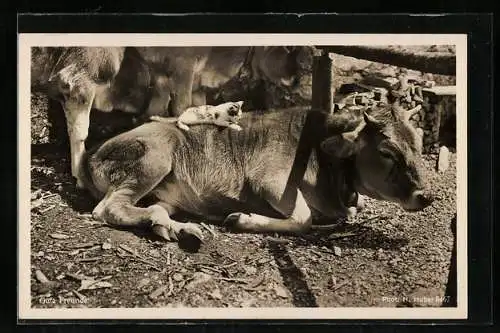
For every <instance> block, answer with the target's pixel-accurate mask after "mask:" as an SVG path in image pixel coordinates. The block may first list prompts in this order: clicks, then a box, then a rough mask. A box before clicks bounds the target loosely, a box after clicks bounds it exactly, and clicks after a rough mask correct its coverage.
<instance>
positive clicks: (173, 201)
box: [152, 174, 278, 220]
mask: <svg viewBox="0 0 500 333" xmlns="http://www.w3.org/2000/svg"><path fill="white" fill-rule="evenodd" d="M152 194H153V195H154V196H155V197H156V199H157V200H159V201H161V202H163V203H165V204H166V205H167V206H170V207H174V208H175V211H176V212H179V211H182V212H186V213H189V214H192V215H198V216H203V217H205V218H208V219H210V220H222V219H223V218H224V217H226V216H227V215H228V214H231V213H234V212H243V213H257V214H262V215H267V216H272V217H278V215H276V214H277V212H276V211H275V210H274V209H273V208H272V207H271V206H270V205H269V204H268V203H267V202H266V201H265V200H263V199H262V198H261V197H260V196H259V195H258V194H255V193H253V192H252V191H251V190H250V187H249V186H246V185H245V184H243V182H242V181H241V180H239V179H236V178H232V177H229V176H228V175H226V177H224V176H221V175H218V176H217V175H215V176H214V177H212V178H210V177H207V178H206V179H201V178H200V177H197V178H196V179H193V178H189V179H188V178H187V177H186V178H184V177H182V179H181V180H179V179H177V178H176V176H174V175H173V174H171V175H169V176H167V177H166V178H165V179H164V181H162V182H161V183H160V184H159V185H158V186H157V187H156V188H155V190H153V192H152Z"/></svg>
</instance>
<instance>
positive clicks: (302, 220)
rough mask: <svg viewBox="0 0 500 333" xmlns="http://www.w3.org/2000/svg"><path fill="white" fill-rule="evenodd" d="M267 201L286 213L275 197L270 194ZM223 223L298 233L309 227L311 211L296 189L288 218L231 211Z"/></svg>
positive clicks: (245, 228) (263, 230) (266, 230)
mask: <svg viewBox="0 0 500 333" xmlns="http://www.w3.org/2000/svg"><path fill="white" fill-rule="evenodd" d="M267 201H268V202H269V203H270V204H271V206H273V208H275V209H276V210H277V211H279V212H280V213H283V214H284V215H288V214H286V211H287V209H285V208H284V207H283V204H281V203H280V200H277V198H276V197H274V196H272V197H270V198H268V200H267ZM225 224H226V225H228V226H232V227H235V228H237V229H238V230H241V231H249V232H266V233H267V232H278V233H296V234H300V233H303V232H306V231H307V230H308V229H309V228H310V226H311V224H312V213H311V209H310V208H309V206H308V205H307V203H306V201H305V199H304V197H303V195H302V193H301V192H300V190H297V192H296V197H295V202H294V203H293V207H292V212H291V214H290V215H289V217H288V218H285V219H277V218H271V217H267V216H263V215H259V214H243V213H233V214H230V215H229V216H228V217H227V218H226V220H225Z"/></svg>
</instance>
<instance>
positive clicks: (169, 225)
mask: <svg viewBox="0 0 500 333" xmlns="http://www.w3.org/2000/svg"><path fill="white" fill-rule="evenodd" d="M132 202H133V192H132V191H130V190H129V189H127V188H121V189H117V190H113V191H112V192H111V193H110V194H109V195H106V197H105V198H104V199H103V200H102V201H101V202H100V203H99V204H98V205H97V207H96V209H94V212H93V216H94V217H95V218H97V219H100V220H102V221H104V222H106V223H108V224H111V225H115V226H121V227H151V228H152V229H153V231H154V232H155V233H156V234H157V235H159V236H161V237H163V238H165V239H166V240H176V241H178V240H180V239H181V238H182V237H186V236H194V237H196V238H198V239H199V240H202V239H203V235H202V232H201V229H200V228H199V227H198V226H197V225H195V224H194V223H180V222H177V221H175V220H173V219H171V218H170V215H169V212H167V210H166V209H165V208H164V207H163V206H162V205H159V204H155V205H151V206H149V207H147V208H141V207H136V206H134V205H133V203H132Z"/></svg>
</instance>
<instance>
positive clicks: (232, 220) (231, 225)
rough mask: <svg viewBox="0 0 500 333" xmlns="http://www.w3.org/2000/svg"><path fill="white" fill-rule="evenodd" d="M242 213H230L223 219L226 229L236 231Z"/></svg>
mask: <svg viewBox="0 0 500 333" xmlns="http://www.w3.org/2000/svg"><path fill="white" fill-rule="evenodd" d="M241 215H243V213H232V214H229V215H228V216H227V217H226V218H225V219H224V225H225V226H226V228H228V229H236V228H237V226H238V223H239V222H240V217H241Z"/></svg>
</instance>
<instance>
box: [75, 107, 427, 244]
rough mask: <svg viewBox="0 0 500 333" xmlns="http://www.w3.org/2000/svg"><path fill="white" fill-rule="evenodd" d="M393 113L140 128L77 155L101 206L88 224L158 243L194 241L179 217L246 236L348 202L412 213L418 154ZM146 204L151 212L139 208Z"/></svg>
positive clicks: (403, 118) (292, 224) (286, 113)
mask: <svg viewBox="0 0 500 333" xmlns="http://www.w3.org/2000/svg"><path fill="white" fill-rule="evenodd" d="M409 116H410V113H409V112H408V111H406V110H402V109H400V108H399V107H397V106H394V107H390V106H387V107H380V108H374V109H372V110H367V112H363V111H360V112H358V113H357V114H355V112H339V113H334V114H331V115H327V114H324V113H321V112H317V111H308V110H306V109H305V108H295V109H286V110H279V111H276V112H267V113H263V114H260V113H246V114H244V115H243V117H242V119H241V121H240V124H241V125H242V128H243V129H242V130H241V131H234V130H231V129H229V128H220V127H216V126H206V125H201V126H195V127H193V128H191V130H190V131H187V132H185V131H181V130H179V128H177V127H176V126H175V125H174V124H168V123H163V122H150V123H147V124H144V125H142V126H139V127H137V128H135V129H133V130H131V131H129V132H126V133H123V134H121V135H118V136H116V137H114V138H112V139H110V140H109V141H107V142H105V143H104V144H103V145H102V146H100V147H98V148H95V149H93V150H92V151H90V152H88V153H86V154H85V155H84V158H83V160H82V165H81V168H80V169H81V173H80V177H81V179H82V180H83V181H84V184H85V187H86V188H88V189H89V190H90V191H91V192H92V193H93V195H94V196H95V197H96V198H98V199H99V200H101V201H100V202H99V204H98V205H97V207H96V208H95V209H94V211H93V216H94V217H95V218H96V219H100V220H102V221H105V222H107V223H109V224H112V225H117V226H140V225H142V226H147V227H152V229H153V231H154V232H155V233H157V234H158V235H160V236H162V237H164V238H165V239H167V240H170V239H174V240H177V239H180V238H182V237H188V238H189V239H200V240H201V238H202V233H201V230H200V229H199V227H198V226H197V225H196V224H194V223H180V222H177V221H175V220H174V219H172V216H173V215H174V214H175V213H177V212H188V213H191V214H195V215H198V216H201V217H204V218H207V219H209V220H213V221H225V222H226V223H227V224H228V225H230V226H232V227H234V228H237V229H239V230H243V231H249V232H295V233H300V232H304V231H306V230H308V228H309V226H310V225H311V223H312V217H311V216H312V212H315V213H320V214H321V215H323V216H326V217H338V216H342V215H345V214H347V213H348V212H350V211H351V212H352V211H354V212H355V207H356V204H357V198H358V193H361V194H364V195H367V196H370V197H372V198H376V199H380V200H389V201H393V202H397V203H399V204H400V205H401V206H402V207H403V208H404V209H405V210H411V211H413V210H421V209H423V208H425V207H426V206H428V205H429V204H430V202H431V201H432V199H430V197H428V196H427V195H426V194H424V184H425V182H424V176H423V172H422V167H421V156H420V151H421V146H420V142H421V140H420V138H419V134H418V133H417V131H416V130H415V129H414V128H413V127H412V126H411V125H410V123H409V122H408V119H409ZM144 197H148V198H150V199H152V200H153V202H156V203H155V204H153V205H151V206H148V207H145V208H142V207H138V206H137V205H136V204H137V202H138V201H139V200H140V199H141V198H144Z"/></svg>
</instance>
